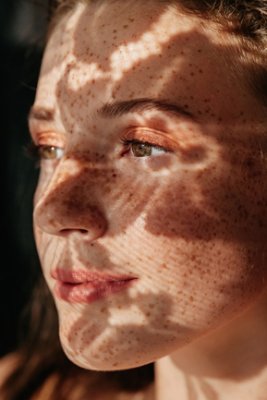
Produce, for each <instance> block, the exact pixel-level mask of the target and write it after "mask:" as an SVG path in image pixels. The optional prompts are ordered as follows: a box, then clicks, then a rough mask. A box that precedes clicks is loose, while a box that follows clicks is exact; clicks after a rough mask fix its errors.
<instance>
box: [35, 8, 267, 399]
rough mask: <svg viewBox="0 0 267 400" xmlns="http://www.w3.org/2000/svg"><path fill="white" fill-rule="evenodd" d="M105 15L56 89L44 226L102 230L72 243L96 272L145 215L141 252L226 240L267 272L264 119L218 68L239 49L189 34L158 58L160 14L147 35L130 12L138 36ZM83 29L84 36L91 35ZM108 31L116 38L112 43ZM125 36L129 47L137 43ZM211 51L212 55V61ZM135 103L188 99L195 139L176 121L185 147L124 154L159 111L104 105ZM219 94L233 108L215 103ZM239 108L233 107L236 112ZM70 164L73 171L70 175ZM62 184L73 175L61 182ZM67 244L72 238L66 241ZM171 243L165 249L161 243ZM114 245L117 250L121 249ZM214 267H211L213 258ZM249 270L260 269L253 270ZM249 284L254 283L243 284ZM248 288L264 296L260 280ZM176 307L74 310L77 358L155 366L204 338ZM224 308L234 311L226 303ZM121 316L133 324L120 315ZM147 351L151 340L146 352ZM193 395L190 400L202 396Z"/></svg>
mask: <svg viewBox="0 0 267 400" xmlns="http://www.w3.org/2000/svg"><path fill="white" fill-rule="evenodd" d="M101 10H102V11H101ZM101 10H100V11H99V13H97V15H98V16H99V15H100V17H99V18H98V17H95V14H94V13H93V12H92V14H91V16H88V12H86V11H84V12H83V13H81V15H80V17H79V22H78V23H77V27H76V29H75V34H74V47H73V54H72V56H74V59H72V60H71V61H69V62H68V63H67V65H66V68H65V69H64V73H63V74H62V76H61V78H60V79H59V81H58V84H57V88H56V94H57V105H58V108H59V110H58V111H59V114H60V117H61V121H62V123H63V125H64V128H65V131H66V133H67V136H68V142H69V145H68V147H67V151H66V155H65V157H64V158H63V159H62V160H61V161H60V163H59V165H58V169H57V170H56V172H55V175H54V176H53V182H52V183H51V185H50V187H49V190H48V191H47V192H46V193H45V196H44V198H43V199H42V201H40V203H39V205H38V207H39V209H38V207H37V213H36V215H38V213H39V220H40V219H42V220H45V218H48V216H49V218H50V222H49V221H48V224H49V223H51V221H56V222H54V223H55V224H56V225H57V226H58V227H59V229H61V228H60V227H63V229H66V228H67V229H74V228H77V227H79V228H78V229H83V228H84V229H86V227H87V228H88V227H89V229H90V227H91V228H92V229H95V230H96V231H98V232H101V230H102V233H104V234H103V236H102V237H101V238H100V240H99V242H97V240H96V241H95V242H92V241H90V240H88V238H87V237H86V235H80V236H79V237H76V239H73V241H72V243H73V245H74V247H75V248H76V249H78V251H77V255H76V258H77V259H78V260H79V262H80V263H81V264H82V266H83V267H85V268H87V267H88V269H89V268H90V266H91V265H92V264H93V265H95V266H100V267H101V268H102V267H103V270H107V269H109V268H110V269H111V270H113V268H114V270H116V268H117V264H115V262H111V258H112V256H114V254H112V251H111V250H109V247H108V246H107V247H105V240H106V239H108V240H109V242H108V244H110V243H111V241H112V240H114V243H115V244H116V239H118V238H123V240H124V242H127V243H128V249H129V250H128V251H129V253H130V255H131V251H132V249H131V244H132V243H131V242H130V239H131V237H130V236H127V231H129V229H130V228H131V227H132V226H133V225H134V224H135V223H137V222H138V221H140V220H141V221H142V222H143V224H144V225H143V226H144V231H143V232H142V234H140V243H139V246H140V253H141V255H142V252H143V251H144V248H143V246H144V244H145V240H143V238H144V237H145V234H146V233H148V234H149V235H150V238H151V237H154V238H157V239H158V238H161V237H162V238H163V239H164V240H170V241H172V242H171V244H172V247H175V244H176V243H177V246H178V243H181V240H180V239H182V240H183V242H182V243H183V245H184V246H185V243H187V244H190V243H191V245H192V246H193V244H194V243H195V242H196V241H198V242H201V241H202V242H205V243H207V242H211V241H213V240H221V241H222V242H231V243H234V244H238V245H240V248H242V249H243V251H244V253H246V254H245V257H244V258H247V260H246V262H247V264H249V263H250V262H253V263H254V265H259V266H260V267H262V265H263V261H262V260H263V258H264V257H263V252H264V247H265V244H264V243H263V240H265V239H264V238H265V237H266V234H267V228H266V227H267V211H266V203H267V187H266V186H267V179H266V166H265V164H264V162H265V161H264V158H263V157H261V152H262V149H263V148H264V149H266V145H264V139H263V134H262V131H259V129H258V121H257V118H256V119H255V121H254V120H253V116H252V115H249V116H248V120H247V121H245V120H244V117H242V113H243V114H244V113H245V114H246V113H247V112H248V111H249V109H248V108H246V107H247V104H248V98H249V94H247V98H243V97H242V101H240V103H235V101H236V99H237V97H236V96H237V95H236V93H239V92H240V85H239V83H238V84H236V86H235V80H231V78H230V77H228V75H227V69H226V71H224V72H225V75H226V76H225V81H224V83H223V85H222V82H221V79H218V75H219V74H220V73H221V72H222V71H221V69H220V68H219V65H221V63H220V61H222V60H224V61H225V60H227V59H229V57H230V56H231V63H234V57H235V52H234V49H233V48H231V49H230V47H228V46H227V45H226V44H222V43H220V44H218V43H216V41H215V42H214V41H211V40H210V39H209V37H208V36H207V35H205V34H204V33H203V32H200V31H199V30H197V29H196V28H192V29H187V30H186V31H185V32H178V33H174V34H170V35H169V37H168V39H166V40H162V41H161V42H160V44H159V45H158V46H159V48H160V51H159V50H158V47H157V46H155V48H150V51H149V50H147V49H146V47H145V46H143V47H142V41H141V43H140V38H143V35H144V34H145V33H146V32H149V31H150V30H152V31H153V24H154V23H156V22H157V21H159V20H160V18H161V16H160V15H156V16H155V17H153V19H152V20H150V21H149V22H148V23H146V24H140V25H139V28H138V29H139V30H136V26H135V25H134V21H132V19H133V17H132V16H129V24H130V25H131V27H130V28H129V29H128V27H126V28H124V27H123V26H119V27H115V28H114V29H113V28H110V24H109V22H108V20H109V19H110V16H109V15H108V9H107V10H105V8H103V9H101ZM101 13H102V14H101ZM88 18H91V23H90V24H89V23H88ZM132 24H133V25H132ZM125 25H127V24H125ZM115 26H116V25H115ZM101 27H102V29H101ZM108 29H109V30H108ZM115 30H116V32H115ZM82 32H83V33H84V32H85V33H86V34H85V35H84V36H83V34H82ZM96 32H99V35H98V34H96ZM108 32H110V33H112V36H110V39H109V38H108ZM122 32H123V39H121V37H122ZM127 35H128V36H127ZM82 37H83V38H84V40H82V39H81V38H82ZM88 37H90V38H91V39H92V40H91V41H90V40H89V39H86V38H88ZM142 40H143V39H142ZM127 41H130V42H131V46H130V47H127ZM123 46H125V47H123ZM118 47H120V50H118ZM130 49H133V52H131V51H130ZM138 49H139V53H138V51H137V50H138ZM145 49H146V51H144V50H145ZM178 49H180V50H179V51H178ZM123 52H124V53H123ZM120 53H122V54H124V58H126V59H127V57H130V56H131V57H130V61H129V62H128V64H127V63H125V64H123V63H122V60H123V56H122V55H120ZM207 53H208V54H213V55H214V54H215V56H214V58H212V57H211V59H208V60H207V62H204V60H206V59H207ZM138 54H139V56H138ZM140 54H141V56H140ZM196 55H198V56H197V57H196ZM217 55H218V60H217ZM216 63H217V64H218V65H217V64H216ZM84 66H86V67H88V68H84ZM217 66H218V68H217ZM222 86H223V87H222ZM244 92H245V89H244ZM241 93H243V92H242V91H241ZM243 94H244V93H243ZM136 97H138V98H140V97H142V98H147V97H153V98H168V99H170V101H176V102H179V104H181V105H182V106H183V108H184V109H185V110H189V109H190V111H191V112H192V114H193V115H194V116H195V117H196V118H195V120H194V122H193V123H192V124H191V125H190V129H189V128H188V131H187V133H188V136H190V137H191V138H192V140H191V141H189V142H187V139H186V140H185V136H179V135H180V133H181V131H182V130H183V131H186V129H185V128H184V127H183V128H181V125H178V124H177V126H176V129H174V131H175V134H174V140H176V141H177V142H178V144H179V146H180V147H179V146H177V147H178V149H177V151H176V152H173V153H172V154H171V155H170V154H168V155H162V156H160V157H158V158H157V159H155V160H154V159H153V160H152V159H151V160H146V161H144V160H142V161H141V160H139V161H140V162H137V160H135V161H134V160H133V159H130V158H127V157H121V156H120V152H118V151H117V145H118V143H119V141H120V138H119V134H118V132H120V131H121V130H123V129H124V128H125V127H126V126H128V125H129V124H136V123H137V122H138V124H141V123H142V124H143V125H146V124H151V123H152V122H153V121H154V120H155V115H154V114H153V115H152V117H153V118H152V117H151V114H146V115H143V116H141V117H140V116H136V115H134V114H131V116H130V117H129V118H128V117H127V118H128V119H127V118H126V117H125V118H123V119H122V121H123V122H119V121H118V120H115V119H112V118H111V119H107V118H106V119H105V118H104V119H103V118H102V119H100V118H99V115H98V109H99V108H101V106H103V104H104V103H105V102H112V101H122V100H129V99H133V98H136ZM245 97H246V96H245ZM222 98H227V101H219V100H218V99H222ZM233 103H235V104H236V107H232V104H233ZM252 103H253V102H252ZM253 104H254V103H253ZM200 122H201V123H200ZM164 123H165V126H167V127H169V126H174V127H175V123H171V122H170V121H169V120H168V118H163V117H162V118H161V126H163V125H164ZM254 123H255V129H252V128H253V126H254ZM258 132H260V133H259V134H258ZM184 133H185V132H184ZM175 135H177V136H175ZM70 160H71V162H72V163H74V164H75V166H76V170H75V171H74V172H73V173H71V174H70V173H69V170H68V168H69V167H68V162H69V161H70ZM65 173H66V175H65V177H64V174H65ZM58 177H63V178H64V179H58V180H57V178H58ZM47 210H49V212H47ZM40 214H43V216H40ZM55 228H56V229H57V227H55ZM136 234H137V235H136V236H138V234H139V231H138V230H137V231H136ZM175 239H177V242H175ZM70 242H71V240H70V238H66V246H68V245H69V243H70ZM99 243H100V244H99ZM165 244H166V242H163V243H162V245H163V247H164V245H165ZM115 250H116V251H117V252H119V251H120V248H119V246H117V248H116V247H115ZM222 250H223V249H222ZM78 253H79V255H78ZM117 258H118V259H119V260H120V271H121V266H122V265H127V260H128V257H127V255H126V254H125V253H123V254H122V255H120V257H117ZM211 260H212V261H213V262H214V258H213V259H212V258H211ZM133 273H134V271H133ZM261 273H262V271H261ZM252 275H255V274H254V273H252V272H251V277H252ZM217 278H218V277H217ZM190 279H191V277H190ZM257 279H258V278H257V277H256V278H255V280H257ZM252 280H253V277H252ZM240 285H241V286H242V285H243V286H242V287H245V285H246V282H245V281H244V282H241V283H240ZM251 286H252V287H253V289H254V292H255V287H257V282H255V284H254V283H253V285H251ZM221 290H222V291H224V292H227V290H229V285H226V286H223V283H222V285H221ZM166 291H167V290H166ZM174 302H175V299H173V298H172V297H171V296H170V295H168V294H166V292H164V291H160V290H159V291H158V293H156V294H155V293H154V292H153V291H152V290H151V291H150V290H146V291H144V289H142V290H140V292H139V293H136V295H135V297H134V296H131V297H130V296H128V297H127V296H126V295H124V296H123V297H120V296H118V298H117V299H115V298H114V299H113V298H112V299H111V300H110V301H109V299H107V300H105V302H103V307H99V306H97V307H94V305H92V307H91V306H90V307H89V306H84V308H83V307H81V310H82V311H81V313H80V314H79V316H78V312H77V314H76V315H75V316H73V319H71V318H70V319H69V320H68V321H67V322H66V321H65V322H64V320H63V319H62V328H61V335H62V340H63V342H64V346H65V350H66V352H67V354H68V355H69V356H70V357H71V358H72V359H74V360H75V362H79V363H81V364H82V365H87V363H92V366H94V367H96V368H97V366H98V365H99V366H101V368H103V366H104V365H107V366H108V365H109V366H110V367H111V368H113V369H116V368H118V369H119V368H128V367H129V365H130V364H131V363H130V361H129V360H133V364H135V363H136V365H137V364H139V362H140V363H141V361H140V360H141V359H142V357H144V358H143V359H142V360H143V362H150V361H153V360H154V359H156V358H158V357H160V356H163V355H165V354H168V352H169V349H170V348H171V347H172V343H178V342H179V344H180V345H183V344H185V343H187V341H190V340H192V339H193V338H194V336H195V334H196V333H195V332H194V330H193V329H192V328H190V327H187V326H184V325H183V324H182V323H181V324H179V323H177V322H174V321H173V320H172V318H171V317H172V312H173V304H174ZM242 302H244V298H242ZM242 304H243V303H242ZM152 305H153V307H152ZM236 305H238V304H237V303H236V304H235V306H236ZM132 307H136V308H135V310H134V311H131V312H129V315H130V316H133V318H134V316H135V315H137V321H136V322H132V321H129V320H128V319H127V315H126V314H127V313H128V310H131V309H132ZM227 307H228V309H230V308H231V306H229V304H228V305H227ZM114 310H116V312H115V311H114ZM71 312H72V311H71ZM71 312H70V314H71ZM123 313H125V321H126V322H123V318H121V319H120V316H123ZM73 314H75V312H74V311H73ZM114 318H115V320H116V318H117V322H116V323H114ZM140 318H141V322H142V323H140ZM118 320H119V323H118ZM176 321H177V320H176ZM201 333H203V332H198V334H201ZM140 343H141V344H142V345H141V346H140ZM144 344H147V347H146V348H147V350H146V351H147V354H145V355H144V354H143V353H144V351H145V346H144ZM153 346H154V347H153ZM175 346H176V344H174V345H173V348H172V349H173V350H174V349H175ZM152 350H153V351H152ZM127 354H128V361H127ZM122 355H124V356H125V357H122ZM120 357H121V358H120ZM90 360H91V361H90ZM118 360H119V361H118ZM144 360H146V361H144ZM127 362H129V365H128V364H127ZM124 363H125V364H124ZM127 365H128V366H127ZM132 366H133V367H134V366H135V365H132ZM203 390H204V392H205V393H206V395H207V397H209V398H210V399H212V400H213V399H214V400H215V399H216V398H217V397H216V394H215V393H212V389H210V388H208V387H206V386H205V388H203ZM192 393H193V392H192ZM192 396H193V397H192ZM191 397H192V400H193V399H194V394H192V395H191Z"/></svg>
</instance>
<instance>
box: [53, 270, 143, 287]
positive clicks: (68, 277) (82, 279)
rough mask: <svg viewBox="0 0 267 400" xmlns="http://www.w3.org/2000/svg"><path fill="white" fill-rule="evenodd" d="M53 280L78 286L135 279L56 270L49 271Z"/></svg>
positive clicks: (93, 272)
mask: <svg viewBox="0 0 267 400" xmlns="http://www.w3.org/2000/svg"><path fill="white" fill-rule="evenodd" d="M51 276H52V278H53V279H56V280H58V281H61V282H64V283H71V284H79V283H86V282H96V281H97V282H113V281H129V280H132V279H137V277H135V276H129V275H118V274H109V273H101V272H98V271H85V270H83V269H76V270H73V269H72V270H67V269H64V268H57V269H54V270H53V271H51Z"/></svg>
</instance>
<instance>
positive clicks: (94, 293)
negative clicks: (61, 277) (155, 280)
mask: <svg viewBox="0 0 267 400" xmlns="http://www.w3.org/2000/svg"><path fill="white" fill-rule="evenodd" d="M134 281H135V279H129V280H122V281H97V282H83V283H77V284H73V283H66V282H62V281H57V283H56V285H55V286H54V293H55V295H56V296H57V297H59V298H60V299H62V300H65V301H68V302H69V303H87V304H90V303H93V302H94V301H97V300H101V299H104V298H106V297H108V296H110V295H113V294H115V293H118V292H121V291H122V290H125V289H127V288H128V287H129V286H131V285H132V284H133V282H134Z"/></svg>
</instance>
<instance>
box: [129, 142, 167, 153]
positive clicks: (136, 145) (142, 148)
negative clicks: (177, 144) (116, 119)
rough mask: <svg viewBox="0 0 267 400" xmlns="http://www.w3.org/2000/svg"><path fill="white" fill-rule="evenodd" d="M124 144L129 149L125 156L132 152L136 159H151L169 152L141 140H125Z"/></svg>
mask: <svg viewBox="0 0 267 400" xmlns="http://www.w3.org/2000/svg"><path fill="white" fill-rule="evenodd" d="M123 143H124V145H125V147H126V149H127V150H126V152H124V154H125V153H127V151H130V152H131V154H132V155H133V156H134V157H151V156H157V155H160V154H164V153H168V152H169V150H167V149H165V148H164V147H161V146H157V145H154V144H152V143H148V142H142V141H139V140H125V141H123Z"/></svg>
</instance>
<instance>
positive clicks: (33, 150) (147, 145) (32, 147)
mask: <svg viewBox="0 0 267 400" xmlns="http://www.w3.org/2000/svg"><path fill="white" fill-rule="evenodd" d="M120 142H121V143H122V145H123V147H124V149H123V151H122V153H121V155H122V156H125V155H126V154H128V153H129V151H131V153H132V155H133V156H134V157H136V158H138V157H140V158H141V157H149V156H151V154H150V155H145V154H141V153H142V152H145V151H148V150H151V151H152V150H153V149H154V150H156V151H159V152H161V151H162V152H164V153H169V152H171V150H170V149H168V148H166V147H163V146H159V145H158V144H155V143H151V142H148V141H143V140H137V139H125V138H121V139H120ZM132 146H136V147H137V149H138V151H140V152H141V153H140V154H139V155H134V153H133V147H132ZM138 146H139V148H138ZM45 148H47V150H49V149H50V150H51V149H53V148H54V149H59V150H60V148H59V147H57V146H49V145H47V146H45V145H36V144H35V143H34V142H30V143H28V145H26V148H25V152H26V155H27V156H28V157H30V158H31V159H33V160H34V161H35V162H36V164H37V166H39V164H40V160H41V159H42V157H41V155H40V152H41V149H43V150H45ZM44 159H47V160H49V157H48V158H44ZM51 160H53V157H51ZM55 160H56V158H55Z"/></svg>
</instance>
